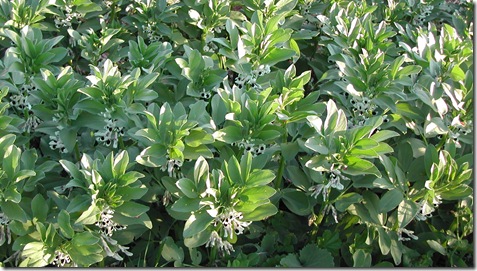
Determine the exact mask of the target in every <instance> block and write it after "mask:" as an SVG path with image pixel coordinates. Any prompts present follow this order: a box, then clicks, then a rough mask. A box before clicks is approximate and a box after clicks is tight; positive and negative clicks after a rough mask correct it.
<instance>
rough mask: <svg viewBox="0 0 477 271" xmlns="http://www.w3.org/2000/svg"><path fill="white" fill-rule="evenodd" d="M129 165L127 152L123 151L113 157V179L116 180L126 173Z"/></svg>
mask: <svg viewBox="0 0 477 271" xmlns="http://www.w3.org/2000/svg"><path fill="white" fill-rule="evenodd" d="M128 163H129V155H128V152H127V151H125V150H123V151H121V152H120V153H119V154H117V155H116V156H115V157H114V161H113V177H114V178H117V177H119V176H121V175H123V174H125V173H126V169H127V167H128Z"/></svg>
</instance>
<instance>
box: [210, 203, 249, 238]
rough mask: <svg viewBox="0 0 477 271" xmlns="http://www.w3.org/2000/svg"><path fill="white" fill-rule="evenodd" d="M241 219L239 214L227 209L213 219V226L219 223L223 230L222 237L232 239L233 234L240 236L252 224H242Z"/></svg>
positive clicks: (241, 216)
mask: <svg viewBox="0 0 477 271" xmlns="http://www.w3.org/2000/svg"><path fill="white" fill-rule="evenodd" d="M242 219H243V215H242V213H241V212H237V211H235V210H234V209H232V208H229V209H227V210H225V211H224V212H222V213H221V214H220V215H219V216H217V217H216V218H215V221H214V224H216V225H217V224H218V223H221V224H222V226H223V228H224V237H225V238H232V237H233V235H234V233H235V234H237V235H240V234H242V233H243V231H244V230H245V228H246V227H248V226H249V225H250V224H252V222H243V221H241V220H242Z"/></svg>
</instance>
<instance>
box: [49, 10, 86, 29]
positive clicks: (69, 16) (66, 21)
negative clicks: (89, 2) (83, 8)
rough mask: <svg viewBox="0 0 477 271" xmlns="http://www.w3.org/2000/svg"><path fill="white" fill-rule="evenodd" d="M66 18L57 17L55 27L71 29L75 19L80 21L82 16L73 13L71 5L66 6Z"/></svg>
mask: <svg viewBox="0 0 477 271" xmlns="http://www.w3.org/2000/svg"><path fill="white" fill-rule="evenodd" d="M65 11H66V14H65V18H60V17H59V16H56V17H55V26H56V28H62V27H68V28H70V27H71V21H72V20H73V19H77V20H78V19H80V18H81V17H82V15H81V14H80V13H78V12H73V8H72V6H71V5H66V6H65Z"/></svg>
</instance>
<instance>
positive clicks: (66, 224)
mask: <svg viewBox="0 0 477 271" xmlns="http://www.w3.org/2000/svg"><path fill="white" fill-rule="evenodd" d="M58 225H59V226H60V232H61V233H62V234H63V235H64V236H65V237H66V238H72V237H73V235H74V230H73V228H72V227H71V222H70V214H69V213H68V212H67V211H66V210H61V211H60V212H59V213H58Z"/></svg>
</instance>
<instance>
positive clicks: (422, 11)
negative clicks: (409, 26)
mask: <svg viewBox="0 0 477 271" xmlns="http://www.w3.org/2000/svg"><path fill="white" fill-rule="evenodd" d="M418 7H419V13H418V14H417V15H416V17H414V22H415V23H416V25H420V26H422V25H423V24H424V22H425V21H426V20H427V18H428V17H429V16H430V15H431V12H432V10H433V9H434V6H433V5H430V4H423V3H419V5H418Z"/></svg>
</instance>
